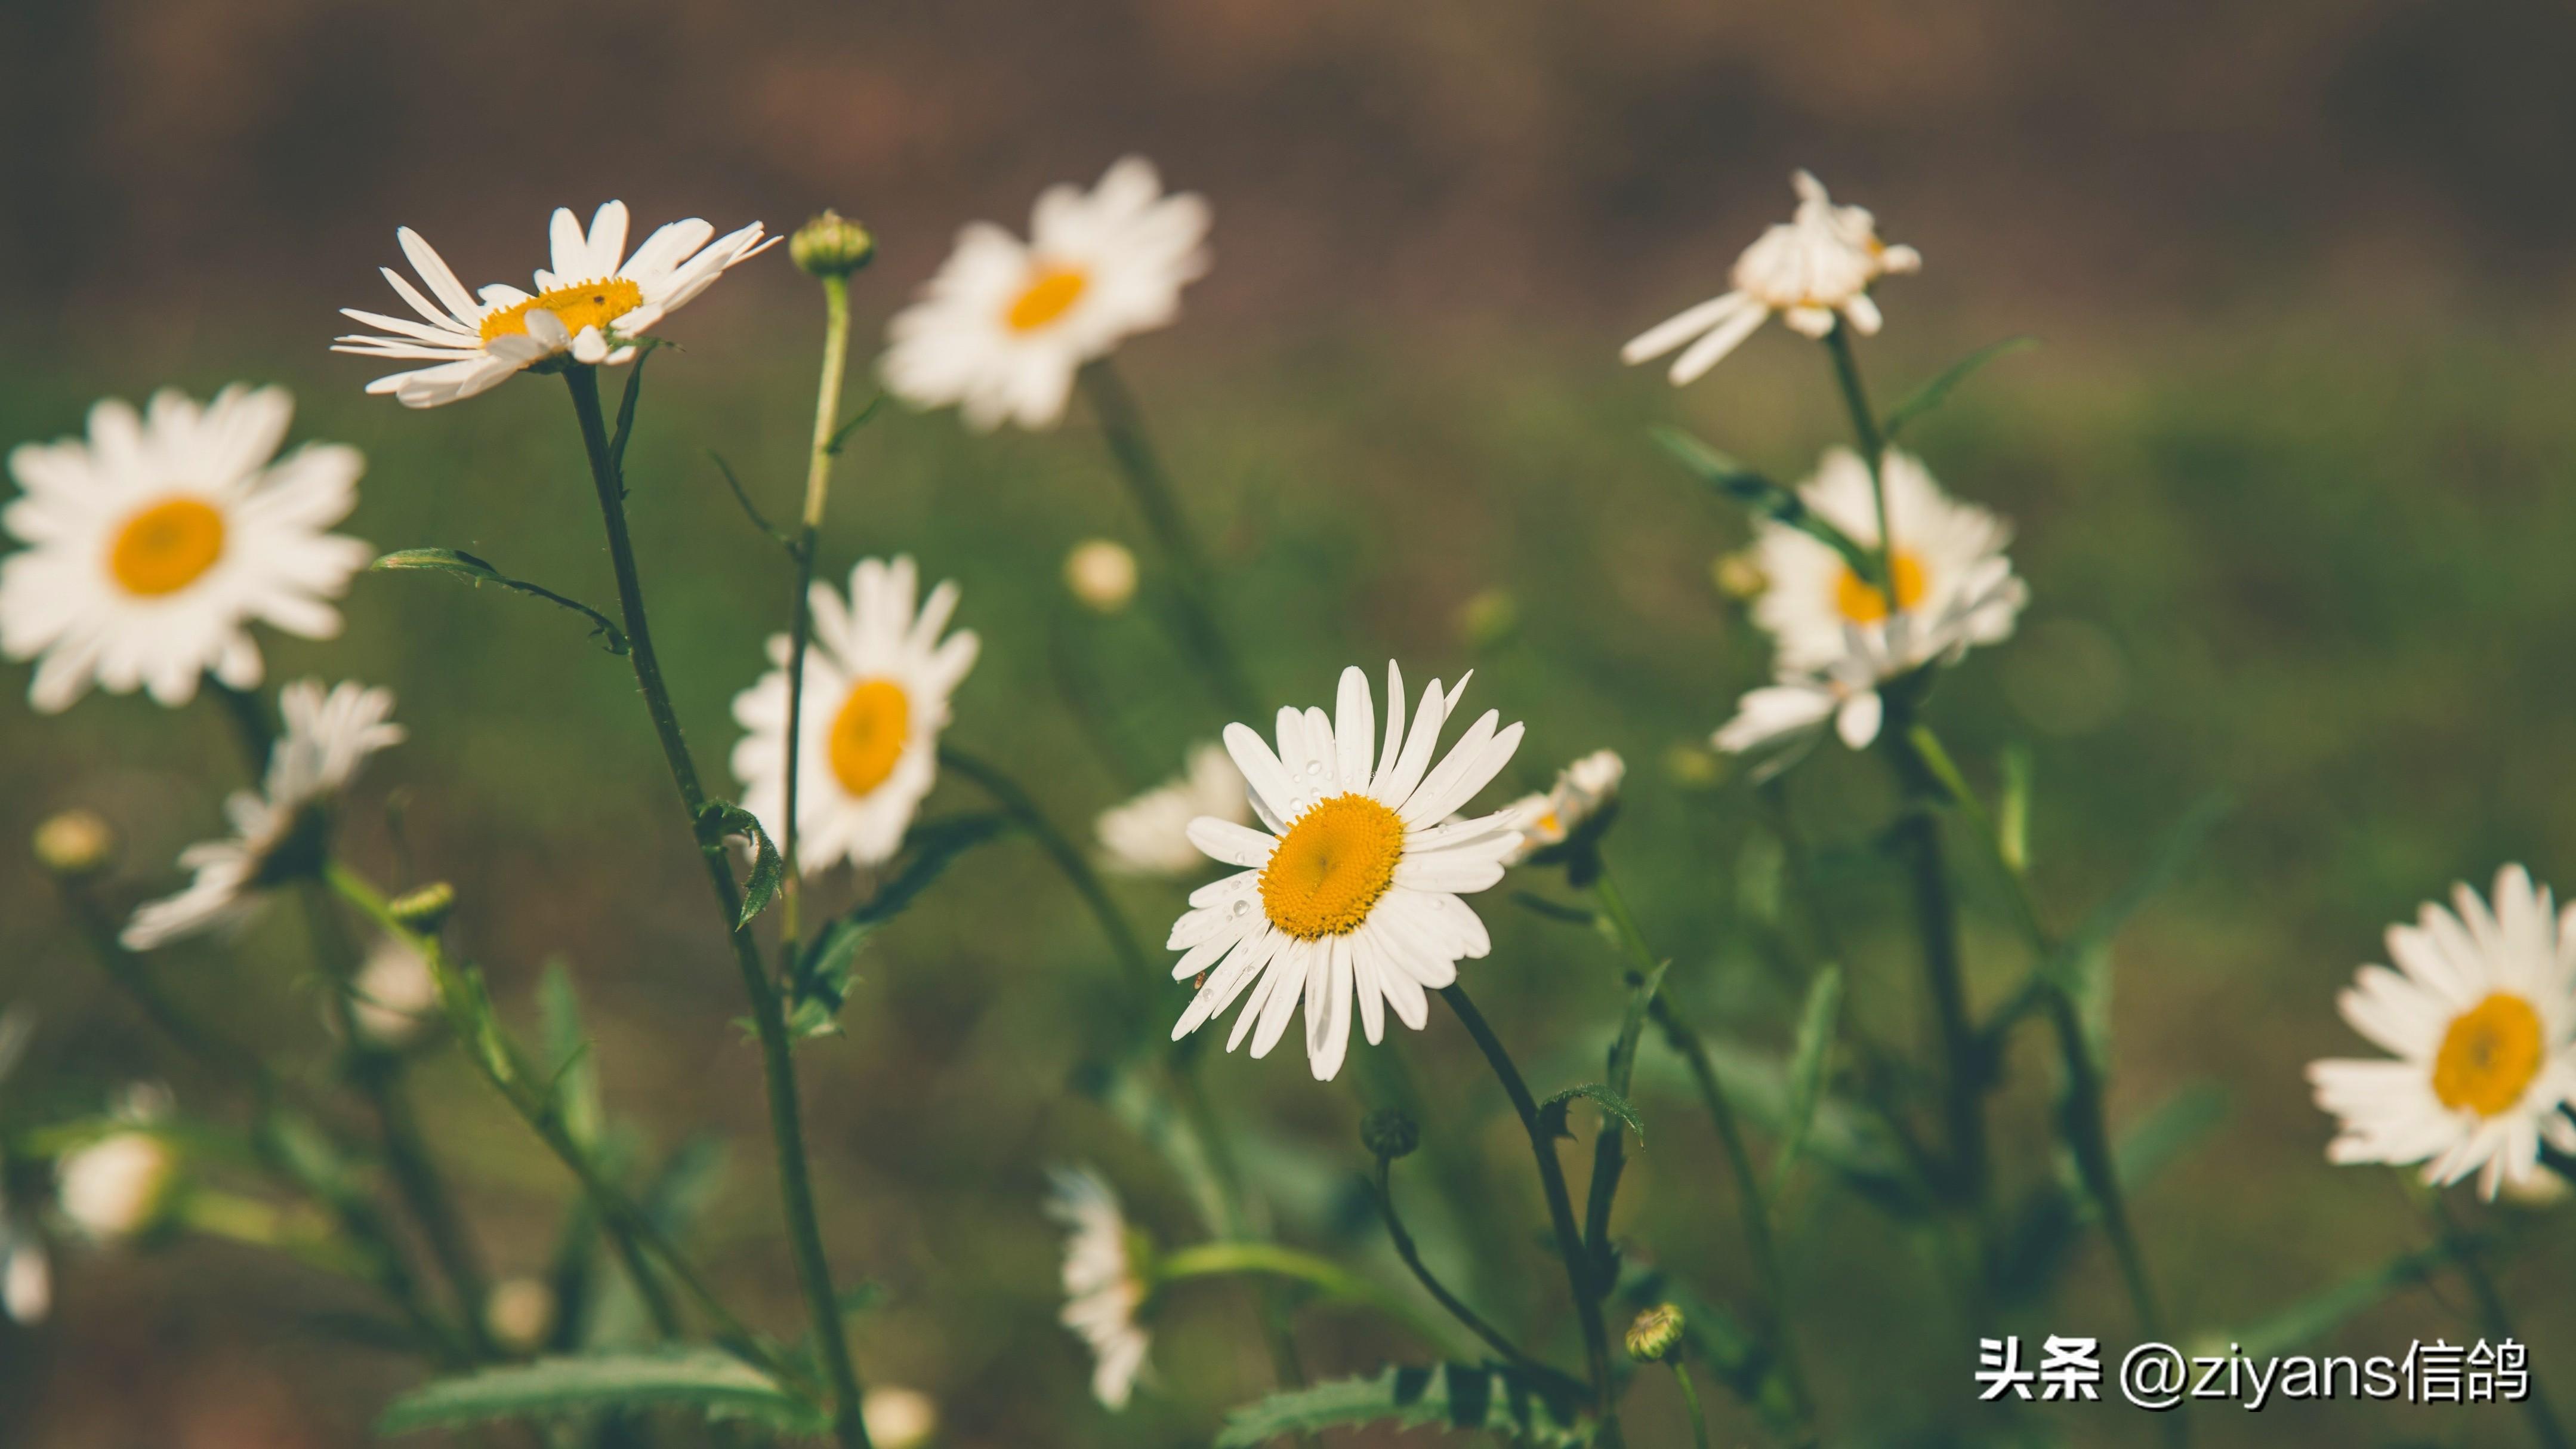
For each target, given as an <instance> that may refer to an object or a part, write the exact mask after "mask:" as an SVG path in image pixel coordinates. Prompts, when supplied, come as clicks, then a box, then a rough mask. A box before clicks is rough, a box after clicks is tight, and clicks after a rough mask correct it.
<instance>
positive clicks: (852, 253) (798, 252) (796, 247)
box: [787, 210, 877, 277]
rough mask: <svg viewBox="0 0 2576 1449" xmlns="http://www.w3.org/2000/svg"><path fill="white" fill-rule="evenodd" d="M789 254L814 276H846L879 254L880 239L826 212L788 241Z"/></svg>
mask: <svg viewBox="0 0 2576 1449" xmlns="http://www.w3.org/2000/svg"><path fill="white" fill-rule="evenodd" d="M787 254H788V255H789V256H791V257H794V258H795V259H796V265H798V266H799V267H802V268H804V269H805V270H806V271H807V272H809V273H811V274H812V275H814V276H817V277H846V276H848V275H849V274H850V273H852V272H855V271H857V270H858V269H859V268H861V267H864V266H866V265H867V264H868V260H869V259H870V258H872V257H874V256H875V255H876V254H877V239H876V238H875V237H872V236H870V235H868V229H867V228H866V227H863V226H861V225H859V224H858V223H857V222H855V221H852V220H850V219H849V218H847V217H845V216H843V215H841V214H840V213H839V212H837V211H831V210H826V211H825V212H824V213H823V214H822V215H821V216H818V217H816V218H814V219H813V220H812V221H809V222H807V223H805V224H804V225H803V226H800V227H798V228H796V234H795V235H794V236H791V237H789V238H788V239H787Z"/></svg>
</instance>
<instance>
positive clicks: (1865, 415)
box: [1825, 319, 1902, 616]
mask: <svg viewBox="0 0 2576 1449" xmlns="http://www.w3.org/2000/svg"><path fill="white" fill-rule="evenodd" d="M1825 351H1826V352H1828V353H1830V354H1831V355H1832V356H1833V359H1834V381H1835V382H1836V383H1838V384H1840V385H1841V387H1842V392H1843V406H1844V407H1845V408H1846V409H1847V410H1849V412H1850V413H1851V424H1852V437H1853V438H1854V439H1855V440H1856V441H1857V442H1859V444H1860V455H1861V461H1862V462H1863V463H1866V464H1868V465H1869V494H1870V499H1871V501H1872V502H1874V503H1875V504H1876V505H1877V507H1878V569H1879V576H1878V578H1877V579H1876V580H1874V582H1875V583H1877V585H1878V590H1879V593H1880V595H1881V596H1882V597H1884V598H1885V599H1886V601H1887V611H1888V613H1889V614H1890V615H1891V616H1892V615H1894V614H1895V613H1896V612H1897V611H1898V609H1899V608H1900V607H1902V606H1901V605H1900V604H1899V603H1898V602H1897V599H1896V536H1895V534H1893V533H1891V532H1889V531H1888V526H1887V479H1886V477H1885V476H1884V459H1885V456H1886V453H1887V439H1886V437H1885V435H1884V434H1882V433H1881V432H1880V431H1879V428H1878V414H1876V413H1875V412H1872V411H1871V410H1870V406H1869V390H1868V389H1867V388H1866V387H1864V386H1863V385H1862V383H1861V380H1860V359H1859V358H1857V357H1855V356H1853V355H1852V345H1851V331H1850V329H1849V328H1848V327H1846V326H1845V325H1844V324H1843V323H1842V322H1841V321H1840V320H1839V319H1837V320H1836V321H1835V323H1834V330H1833V331H1831V332H1828V333H1826V334H1825Z"/></svg>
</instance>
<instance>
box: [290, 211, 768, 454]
mask: <svg viewBox="0 0 2576 1449" xmlns="http://www.w3.org/2000/svg"><path fill="white" fill-rule="evenodd" d="M626 227H627V216H626V203H625V202H622V201H612V202H609V203H608V204H607V205H605V206H602V207H601V208H600V209H599V210H598V212H597V213H596V214H594V215H593V216H592V217H591V219H590V229H589V231H587V232H584V231H583V230H582V226H581V222H580V220H579V219H578V218H576V217H575V216H574V215H573V214H572V211H571V209H570V208H568V207H557V208H555V214H554V220H553V223H552V225H551V227H550V229H549V230H550V236H549V240H550V241H551V242H552V244H553V258H552V260H553V263H554V265H553V266H552V267H551V268H542V269H540V270H539V271H538V272H537V274H536V288H537V290H536V291H535V292H534V293H528V292H523V291H520V290H519V289H518V288H516V287H512V286H507V285H504V284H501V283H498V282H496V283H494V284H492V285H491V286H488V287H485V288H483V289H482V290H481V293H480V296H479V299H478V297H477V295H476V294H474V293H470V292H467V291H466V290H465V285H464V284H463V283H462V282H459V281H458V280H457V279H456V273H455V272H454V271H453V270H451V269H450V268H449V267H448V265H447V262H446V261H445V259H443V258H441V257H440V256H439V254H438V251H437V249H436V248H434V247H432V246H431V245H430V244H429V243H428V242H426V241H424V240H422V239H421V235H420V233H418V232H416V231H413V230H412V229H411V228H410V227H404V228H402V229H401V230H399V231H397V232H395V233H394V237H395V239H396V240H397V241H399V242H401V243H402V249H403V255H404V256H406V257H409V258H410V259H411V264H412V266H413V268H414V269H415V270H417V271H418V272H419V273H420V279H421V281H422V282H424V283H426V284H428V287H429V295H428V296H423V295H422V294H421V291H420V288H418V287H415V286H413V285H412V284H411V282H410V281H409V280H407V279H406V278H404V276H403V275H402V273H400V272H397V271H395V270H394V269H393V268H391V267H386V268H384V274H385V280H386V281H388V282H391V283H392V284H393V288H394V291H395V293H396V294H397V295H399V296H400V297H401V298H402V299H403V302H404V304H405V305H406V306H409V307H410V308H411V309H412V311H414V312H416V313H418V314H420V317H421V320H420V321H418V322H414V321H410V320H408V319H406V318H402V317H388V316H386V315H384V314H383V313H381V312H368V311H363V310H361V309H359V308H356V307H343V308H341V309H340V312H341V315H342V316H345V317H349V318H353V319H355V320H356V321H359V322H363V323H365V324H366V325H368V326H370V327H375V328H380V329H382V331H381V332H380V333H366V332H359V333H352V334H350V335H348V336H345V337H341V338H338V339H336V340H335V341H334V342H333V343H332V346H331V350H332V351H334V352H353V353H357V354H358V355H360V356H363V357H386V358H394V359H398V360H401V361H406V362H427V363H430V364H431V366H428V367H422V368H414V369H412V370H410V371H407V372H397V373H391V374H388V375H386V376H384V377H380V378H377V379H376V380H375V381H373V382H371V383H368V384H367V391H368V392H370V393H377V394H382V393H391V394H393V395H394V396H395V397H396V398H398V399H400V400H401V402H402V405H403V406H405V407H412V408H434V407H438V406H440V405H441V404H444V403H452V402H456V401H459V400H460V399H463V398H469V397H472V396H474V395H475V394H476V393H479V392H485V391H489V390H490V389H492V388H495V387H498V386H500V385H501V384H502V383H504V382H506V381H508V380H509V379H510V376H511V375H512V374H513V373H516V372H519V371H521V370H522V369H524V368H527V367H529V366H531V365H533V364H535V363H539V362H543V361H545V360H546V359H548V358H551V357H558V356H561V355H563V354H566V353H570V354H571V355H572V358H573V360H574V361H576V362H586V363H608V364H611V365H615V364H618V363H623V362H626V361H629V360H630V359H632V358H633V357H634V355H635V348H634V342H635V340H636V339H637V338H639V337H642V336H643V335H644V334H645V333H646V332H648V331H650V330H651V329H652V327H653V326H654V324H656V323H658V322H660V321H661V320H662V319H663V318H664V317H666V316H668V315H670V314H671V313H673V312H675V311H678V310H679V309H680V308H681V307H683V306H685V305H686V304H687V303H688V302H689V301H690V300H691V299H693V298H695V297H696V296H697V295H698V294H699V293H700V292H703V291H705V290H706V289H707V288H708V287H710V286H713V285H714V284H715V280H716V278H718V277H721V276H723V275H724V274H725V272H726V270H727V269H729V268H731V267H734V266H736V265H739V264H740V263H742V262H745V261H748V260H750V259H751V258H753V257H756V256H758V255H760V254H761V253H762V252H764V251H767V250H768V249H769V248H771V247H773V246H776V245H777V244H778V238H776V237H769V238H768V239H767V240H763V239H762V228H761V225H760V223H759V222H756V221H755V222H753V223H752V224H751V225H749V226H746V227H743V228H741V229H739V230H736V231H730V232H727V233H725V234H724V235H723V236H721V237H719V236H716V234H715V230H716V229H715V228H714V227H712V226H709V225H708V224H707V223H706V222H704V221H701V220H699V219H698V218H696V217H694V216H693V217H690V218H689V219H688V220H686V221H675V222H672V223H670V224H669V225H667V226H665V227H663V228H662V229H661V230H659V231H656V232H654V233H653V234H652V235H651V236H649V237H646V238H645V239H644V244H643V245H642V246H640V247H637V248H636V249H635V254H634V255H633V256H631V257H630V256H628V255H626ZM710 238H712V240H710ZM432 298H435V299H436V300H435V301H433V300H432Z"/></svg>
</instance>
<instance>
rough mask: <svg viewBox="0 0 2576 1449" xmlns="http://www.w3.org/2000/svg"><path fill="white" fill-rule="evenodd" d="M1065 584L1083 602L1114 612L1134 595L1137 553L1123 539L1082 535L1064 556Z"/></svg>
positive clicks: (1101, 610) (1103, 611) (1109, 612)
mask: <svg viewBox="0 0 2576 1449" xmlns="http://www.w3.org/2000/svg"><path fill="white" fill-rule="evenodd" d="M1064 586H1065V587H1066V588H1067V589H1069V590H1071V591H1072V593H1073V596H1074V597H1075V598H1077V599H1079V600H1081V601H1082V602H1083V603H1084V604H1085V605H1086V606H1088V607H1090V608H1092V609H1096V610H1098V611H1099V612H1101V613H1103V614H1115V613H1117V612H1118V611H1119V610H1121V609H1123V608H1126V607H1127V601H1128V600H1130V599H1133V598H1135V597H1136V555H1134V554H1132V553H1130V552H1128V551H1127V546H1126V545H1125V544H1123V543H1113V542H1111V541H1110V540H1108V539H1105V538H1090V539H1085V540H1083V541H1082V542H1080V543H1077V544H1075V545H1074V546H1073V551H1072V552H1070V553H1067V554H1066V555H1065V556H1064Z"/></svg>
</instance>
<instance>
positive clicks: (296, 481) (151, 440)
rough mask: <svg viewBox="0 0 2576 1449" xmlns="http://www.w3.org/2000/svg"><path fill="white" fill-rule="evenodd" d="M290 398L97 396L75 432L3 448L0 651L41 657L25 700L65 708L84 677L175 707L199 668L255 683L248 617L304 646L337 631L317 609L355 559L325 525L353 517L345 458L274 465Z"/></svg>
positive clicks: (340, 451)
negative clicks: (7, 547) (6, 494)
mask: <svg viewBox="0 0 2576 1449" xmlns="http://www.w3.org/2000/svg"><path fill="white" fill-rule="evenodd" d="M294 412H295V403H294V400H293V399H292V398H291V397H289V396H288V395H287V392H286V390H285V389H284V388H276V387H263V388H250V387H246V386H242V385H240V384H235V385H234V386H232V387H228V388H225V389H224V390H223V391H222V392H220V393H217V394H216V395H215V398H214V400H213V401H212V402H209V403H206V404H204V405H203V406H200V405H199V404H198V403H196V402H195V401H193V400H191V399H190V398H188V397H187V396H185V395H184V394H182V393H179V392H177V391H174V390H164V391H162V392H159V393H156V394H154V395H153V398H152V401H151V402H150V403H149V404H148V405H147V407H146V408H145V410H144V411H143V412H142V413H140V414H138V413H136V412H135V410H134V409H133V408H132V407H131V406H129V405H127V404H126V403H124V402H122V401H119V400H117V399H114V398H109V399H106V400H104V401H102V402H100V403H99V404H98V405H96V406H95V407H92V408H91V409H90V412H89V434H88V437H87V438H86V439H82V438H64V439H62V440H60V441H58V442H52V443H25V444H21V445H20V446H19V447H17V448H15V449H13V450H12V451H11V452H10V454H9V471H10V473H11V474H12V475H13V476H14V477H15V478H16V479H17V480H18V486H19V488H20V489H21V490H22V491H21V492H20V494H19V496H18V498H17V499H16V501H14V502H12V503H11V504H10V505H9V506H8V508H7V509H6V510H5V511H0V526H5V527H6V528H7V529H8V531H9V532H10V533H11V534H13V535H15V536H16V537H17V538H18V539H19V540H20V541H21V542H23V543H25V544H26V545H27V547H26V548H24V549H21V550H20V551H18V552H16V553H14V554H11V555H10V556H9V557H8V559H7V560H5V561H0V647H4V648H5V650H6V652H7V653H8V655H9V657H10V658H12V659H30V658H38V657H39V656H41V659H40V662H39V663H38V664H37V665H36V678H35V683H34V685H33V686H32V687H31V688H30V689H29V691H28V698H29V699H30V700H31V701H33V703H34V704H35V706H36V708H38V709H40V710H43V711H45V712H47V713H52V712H54V711H57V710H62V709H67V708H69V707H70V706H71V704H72V703H73V701H75V700H77V699H79V698H80V697H81V695H83V694H84V693H86V692H87V691H88V690H89V687H90V686H91V685H92V684H96V685H98V686H100V687H101V688H103V689H106V690H108V691H109V692H111V693H115V694H127V693H131V692H132V691H133V690H135V689H136V688H137V687H141V688H145V689H148V690H150V691H151V693H152V697H153V698H154V699H156V700H159V701H160V702H161V703H163V704H165V705H180V704H185V703H187V702H188V701H189V700H190V699H192V698H194V697H195V696H196V693H197V680H198V678H199V677H200V676H202V675H205V674H209V673H211V674H213V675H214V676H215V677H216V678H217V679H220V680H222V681H223V682H224V683H226V684H228V685H231V686H232V687H233V688H235V689H249V688H251V687H253V686H255V685H257V684H258V683H259V680H260V669H261V665H260V655H259V645H258V644H257V643H256V642H255V641H254V640H253V639H252V638H251V633H250V627H249V626H250V625H251V624H252V623H253V622H259V623H265V624H269V625H271V626H273V627H275V628H279V629H283V630H285V631H286V632H287V633H290V634H298V635H302V636H303V637H305V638H308V639H327V638H329V637H331V636H332V635H334V634H337V633H339V632H340V613H339V611H338V610H337V609H334V608H333V607H331V602H330V601H331V600H333V599H336V598H338V597H340V595H342V594H343V593H346V592H347V591H348V587H349V577H350V575H352V574H354V573H356V572H357V571H358V570H359V569H361V568H363V567H365V566H366V562H367V559H368V556H369V554H370V550H369V549H368V547H367V546H366V545H365V544H363V543H360V542H358V541H357V540H356V539H353V538H342V537H339V536H338V535H336V534H331V533H327V532H325V531H324V530H326V529H328V528H329V527H330V526H331V525H333V524H335V523H338V522H339V521H340V520H341V519H344V518H346V517H348V516H349V510H350V509H352V508H354V507H356V506H357V501H358V492H357V482H358V474H359V472H360V471H362V470H363V469H364V467H365V466H366V465H365V461H364V460H363V459H361V458H360V457H359V456H358V450H357V449H355V448H347V447H342V446H339V445H338V444H326V443H307V444H305V445H304V446H303V447H300V448H298V449H296V450H295V451H294V452H292V453H289V454H287V455H286V456H285V457H282V458H281V457H279V456H277V449H278V445H279V444H280V443H281V442H283V441H284V440H285V437H286V427H287V423H288V421H289V420H290V419H291V418H292V417H293V416H294Z"/></svg>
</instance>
